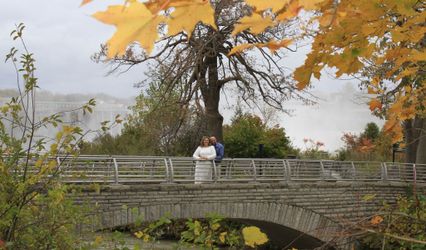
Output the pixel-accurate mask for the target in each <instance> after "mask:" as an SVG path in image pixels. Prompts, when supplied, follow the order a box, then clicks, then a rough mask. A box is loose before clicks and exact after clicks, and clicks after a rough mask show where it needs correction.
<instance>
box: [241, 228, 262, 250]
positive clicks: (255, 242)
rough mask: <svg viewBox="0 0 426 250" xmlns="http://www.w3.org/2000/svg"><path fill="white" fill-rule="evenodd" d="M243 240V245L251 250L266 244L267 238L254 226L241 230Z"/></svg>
mask: <svg viewBox="0 0 426 250" xmlns="http://www.w3.org/2000/svg"><path fill="white" fill-rule="evenodd" d="M243 238H244V244H245V245H246V246H250V247H253V248H254V247H256V246H259V245H262V244H265V243H266V242H268V236H266V234H264V233H262V232H261V231H260V229H259V228H258V227H255V226H250V227H245V228H243Z"/></svg>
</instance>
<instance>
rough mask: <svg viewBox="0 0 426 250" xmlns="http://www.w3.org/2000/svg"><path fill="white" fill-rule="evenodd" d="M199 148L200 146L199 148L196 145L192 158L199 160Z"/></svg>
mask: <svg viewBox="0 0 426 250" xmlns="http://www.w3.org/2000/svg"><path fill="white" fill-rule="evenodd" d="M200 150H201V148H200V147H197V149H196V150H195V152H194V154H193V155H192V157H194V159H196V160H201V157H200Z"/></svg>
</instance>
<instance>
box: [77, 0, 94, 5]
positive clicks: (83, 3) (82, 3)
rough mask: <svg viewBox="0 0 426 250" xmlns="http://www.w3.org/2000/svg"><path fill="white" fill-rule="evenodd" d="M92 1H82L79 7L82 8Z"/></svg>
mask: <svg viewBox="0 0 426 250" xmlns="http://www.w3.org/2000/svg"><path fill="white" fill-rule="evenodd" d="M92 1H93V0H83V1H82V2H81V4H80V6H83V5H85V4H88V3H90V2H92Z"/></svg>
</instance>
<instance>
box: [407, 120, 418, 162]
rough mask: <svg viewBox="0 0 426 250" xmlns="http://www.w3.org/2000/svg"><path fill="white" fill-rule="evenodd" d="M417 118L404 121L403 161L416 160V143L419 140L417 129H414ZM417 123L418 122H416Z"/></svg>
mask: <svg viewBox="0 0 426 250" xmlns="http://www.w3.org/2000/svg"><path fill="white" fill-rule="evenodd" d="M417 120H418V119H416V118H415V119H414V120H412V119H410V120H406V121H404V135H405V162H406V163H414V162H416V154H417V145H418V144H419V141H418V140H417V139H418V137H419V133H418V132H419V131H418V130H417V129H416V125H417V124H416V121H417ZM417 123H418V122H417Z"/></svg>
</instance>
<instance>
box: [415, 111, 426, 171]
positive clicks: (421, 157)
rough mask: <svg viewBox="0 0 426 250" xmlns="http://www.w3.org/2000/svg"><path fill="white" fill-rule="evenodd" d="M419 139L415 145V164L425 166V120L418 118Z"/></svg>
mask: <svg viewBox="0 0 426 250" xmlns="http://www.w3.org/2000/svg"><path fill="white" fill-rule="evenodd" d="M419 120H420V122H419V127H418V129H419V137H418V141H419V143H418V145H417V154H416V163H417V164H426V118H419Z"/></svg>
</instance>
